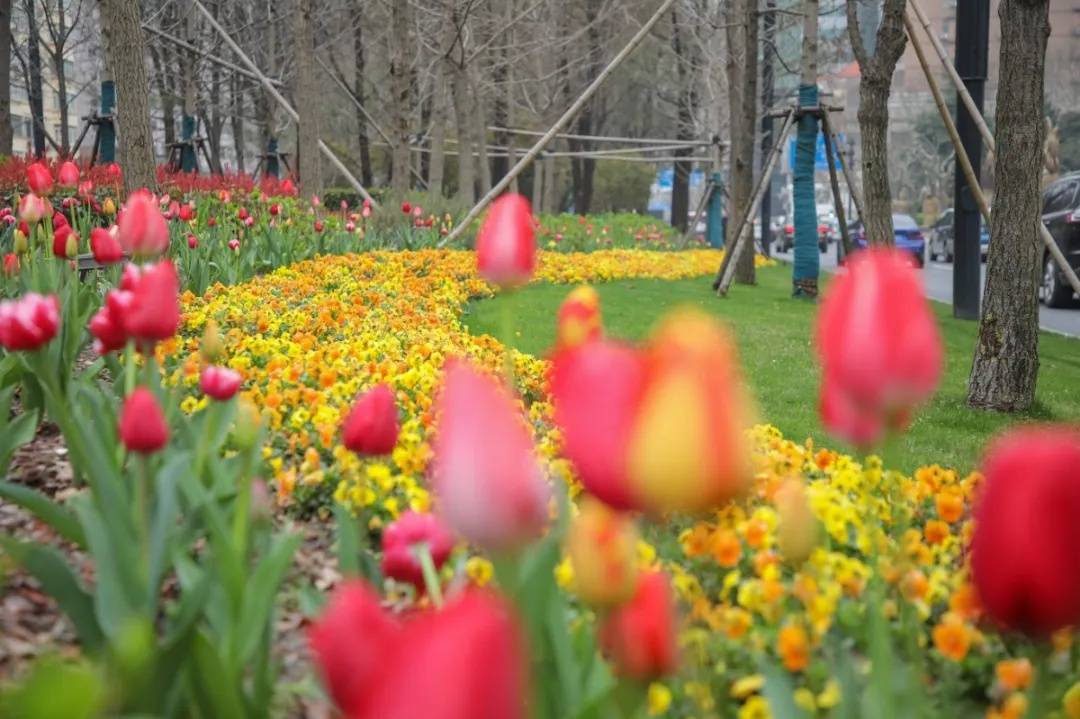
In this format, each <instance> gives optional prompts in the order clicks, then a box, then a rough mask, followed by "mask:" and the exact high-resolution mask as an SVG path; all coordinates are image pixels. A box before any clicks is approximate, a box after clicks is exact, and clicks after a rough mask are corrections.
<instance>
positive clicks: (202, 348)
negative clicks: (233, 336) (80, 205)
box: [199, 320, 225, 363]
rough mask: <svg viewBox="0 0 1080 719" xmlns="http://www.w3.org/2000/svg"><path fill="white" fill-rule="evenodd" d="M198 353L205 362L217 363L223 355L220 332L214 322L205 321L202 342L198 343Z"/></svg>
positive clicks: (223, 348)
mask: <svg viewBox="0 0 1080 719" xmlns="http://www.w3.org/2000/svg"><path fill="white" fill-rule="evenodd" d="M199 352H200V353H201V354H202V358H203V360H205V361H206V362H210V363H213V362H217V361H218V360H219V359H221V358H222V357H223V356H224V355H225V345H224V343H223V342H222V341H221V330H220V329H219V328H218V323H217V322H215V321H214V320H207V321H206V326H205V327H203V336H202V341H201V342H200V343H199Z"/></svg>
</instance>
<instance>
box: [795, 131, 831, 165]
mask: <svg viewBox="0 0 1080 719" xmlns="http://www.w3.org/2000/svg"><path fill="white" fill-rule="evenodd" d="M839 141H840V145H843V144H844V136H843V135H840V136H839ZM795 142H796V138H795V137H794V136H792V138H791V141H790V142H789V143H788V165H789V166H790V167H791V171H792V172H794V171H795ZM836 151H837V148H836V147H833V167H834V168H835V169H840V160H839V157H838V156H837V154H836ZM828 169H829V164H828V162H826V160H825V135H823V134H822V133H818V136H817V149H816V150H815V151H814V170H821V171H825V170H828Z"/></svg>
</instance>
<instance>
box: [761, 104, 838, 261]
mask: <svg viewBox="0 0 1080 719" xmlns="http://www.w3.org/2000/svg"><path fill="white" fill-rule="evenodd" d="M821 115H822V117H823V118H824V117H827V116H828V115H829V113H828V112H823V113H821ZM822 130H823V132H822V136H823V137H824V138H825V162H826V164H828V166H829V184H830V185H832V194H833V206H834V207H835V208H836V221H837V223H839V225H840V243H841V246H842V247H843V248H844V256H845V257H847V256H848V255H850V254H851V251H852V250H853V249H854V248H853V247H852V245H851V233H849V232H848V226H847V217H846V216H845V213H844V203H843V202H842V201H841V200H840V179H839V178H838V177H837V176H836V162H835V161H834V160H835V157H836V153H835V152H834V149H833V148H834V147H835V146H834V145H833V141H832V134H831V133H830V132H829V128H828V126H826V125H824V123H823V127H822ZM762 232H764V228H762Z"/></svg>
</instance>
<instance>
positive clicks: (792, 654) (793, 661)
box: [776, 624, 810, 672]
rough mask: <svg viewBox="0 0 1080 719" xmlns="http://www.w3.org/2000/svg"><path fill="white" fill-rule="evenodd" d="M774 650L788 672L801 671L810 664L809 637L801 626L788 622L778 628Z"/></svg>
mask: <svg viewBox="0 0 1080 719" xmlns="http://www.w3.org/2000/svg"><path fill="white" fill-rule="evenodd" d="M776 652H777V654H779V655H780V659H781V661H783V663H784V668H785V669H787V670H788V671H789V672H801V671H802V670H804V669H806V667H807V666H808V665H809V664H810V639H809V637H807V636H806V630H805V629H803V628H802V627H800V626H798V625H795V624H789V625H787V626H786V627H784V628H783V629H781V630H780V635H779V636H778V637H777V640H776Z"/></svg>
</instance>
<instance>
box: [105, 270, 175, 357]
mask: <svg viewBox="0 0 1080 719" xmlns="http://www.w3.org/2000/svg"><path fill="white" fill-rule="evenodd" d="M179 293H180V280H179V278H178V277H177V275H176V268H175V267H174V266H173V263H172V260H162V261H161V262H158V263H157V264H155V265H147V266H146V267H143V268H142V269H139V268H138V267H136V266H135V265H128V266H127V267H125V268H124V274H123V277H122V278H121V280H120V287H119V288H118V289H115V290H110V291H109V292H108V293H107V294H106V295H105V305H104V306H103V307H102V308H101V309H100V310H98V312H97V314H95V315H94V317H93V318H92V319H91V320H90V333H91V334H92V335H93V336H94V338H95V343H94V347H95V348H96V349H97V351H98V353H99V354H106V353H108V352H112V351H114V350H119V349H123V347H124V345H126V344H127V342H128V340H129V339H130V340H134V341H135V343H136V344H137V345H138V346H139V347H140V349H147V348H149V347H152V346H153V345H154V344H156V343H157V342H160V341H162V340H167V339H169V338H170V337H172V336H173V335H175V334H176V330H177V329H178V328H179V327H180V299H179Z"/></svg>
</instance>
